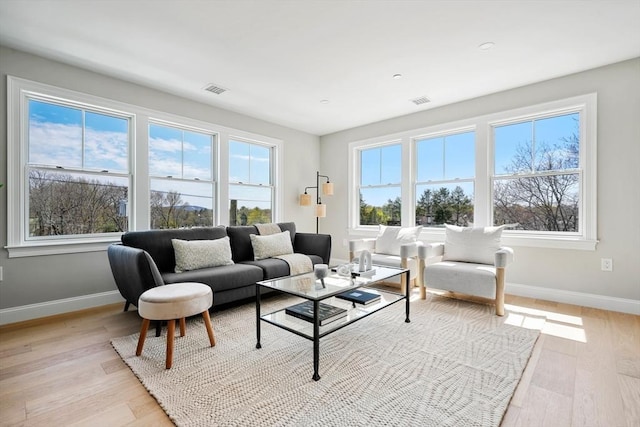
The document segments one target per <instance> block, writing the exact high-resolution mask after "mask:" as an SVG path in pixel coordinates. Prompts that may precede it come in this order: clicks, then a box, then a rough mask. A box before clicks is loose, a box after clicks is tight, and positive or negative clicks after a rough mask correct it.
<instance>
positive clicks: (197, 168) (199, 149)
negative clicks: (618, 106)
mask: <svg viewBox="0 0 640 427" xmlns="http://www.w3.org/2000/svg"><path fill="white" fill-rule="evenodd" d="M182 147H183V153H184V169H183V173H184V176H183V178H186V179H194V178H198V179H204V180H207V181H211V172H212V167H211V158H212V157H211V150H212V147H213V136H211V135H207V134H204V133H199V132H190V131H184V144H183V146H182Z"/></svg>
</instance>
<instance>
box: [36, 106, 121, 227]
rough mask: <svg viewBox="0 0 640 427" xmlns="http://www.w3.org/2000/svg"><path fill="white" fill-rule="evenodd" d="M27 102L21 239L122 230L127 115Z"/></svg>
mask: <svg viewBox="0 0 640 427" xmlns="http://www.w3.org/2000/svg"><path fill="white" fill-rule="evenodd" d="M27 99H28V102H27V108H28V113H26V116H27V118H28V125H27V126H28V136H27V138H26V146H27V149H28V155H27V162H26V175H27V177H28V178H27V180H26V181H27V185H26V186H25V191H26V197H25V201H26V203H27V206H28V207H27V208H26V209H25V211H26V212H28V213H27V215H26V221H25V224H24V225H25V227H26V228H27V230H25V235H26V238H27V240H43V239H56V238H57V239H60V238H68V237H74V236H78V235H96V234H102V233H112V232H122V231H127V230H128V226H129V225H128V224H129V222H128V216H127V212H126V206H127V204H128V197H129V196H128V195H129V177H128V172H129V158H128V147H129V142H130V138H129V135H130V125H131V121H130V117H129V116H127V115H125V114H119V113H115V112H112V111H109V112H105V111H101V110H98V109H89V108H86V107H80V106H76V105H72V104H69V103H64V102H60V101H57V100H50V99H46V98H38V97H35V96H33V97H28V98H27Z"/></svg>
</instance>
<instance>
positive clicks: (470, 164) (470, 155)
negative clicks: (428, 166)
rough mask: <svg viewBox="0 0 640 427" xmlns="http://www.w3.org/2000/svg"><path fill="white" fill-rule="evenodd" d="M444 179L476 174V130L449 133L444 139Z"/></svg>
mask: <svg viewBox="0 0 640 427" xmlns="http://www.w3.org/2000/svg"><path fill="white" fill-rule="evenodd" d="M444 147H445V156H444V179H464V178H473V177H474V176H475V170H476V167H475V154H476V153H475V151H476V150H475V132H465V133H459V134H455V135H447V136H446V137H445V141H444Z"/></svg>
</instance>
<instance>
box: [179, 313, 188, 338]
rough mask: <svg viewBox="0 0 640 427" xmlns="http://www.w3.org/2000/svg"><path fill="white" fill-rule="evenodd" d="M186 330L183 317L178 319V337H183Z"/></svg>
mask: <svg viewBox="0 0 640 427" xmlns="http://www.w3.org/2000/svg"><path fill="white" fill-rule="evenodd" d="M186 330H187V324H186V321H185V320H184V317H183V318H181V319H180V336H181V337H183V336H185V334H186V333H187V332H186Z"/></svg>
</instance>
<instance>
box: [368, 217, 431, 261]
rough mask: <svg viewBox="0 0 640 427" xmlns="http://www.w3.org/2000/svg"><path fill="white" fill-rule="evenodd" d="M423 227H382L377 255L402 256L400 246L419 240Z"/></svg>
mask: <svg viewBox="0 0 640 427" xmlns="http://www.w3.org/2000/svg"><path fill="white" fill-rule="evenodd" d="M421 230H422V226H421V225H419V226H417V227H387V226H385V225H380V231H379V232H378V237H377V238H376V253H379V254H388V255H398V256H399V255H400V246H401V245H404V244H405V243H413V242H415V241H417V240H418V236H419V235H420V231H421Z"/></svg>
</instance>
